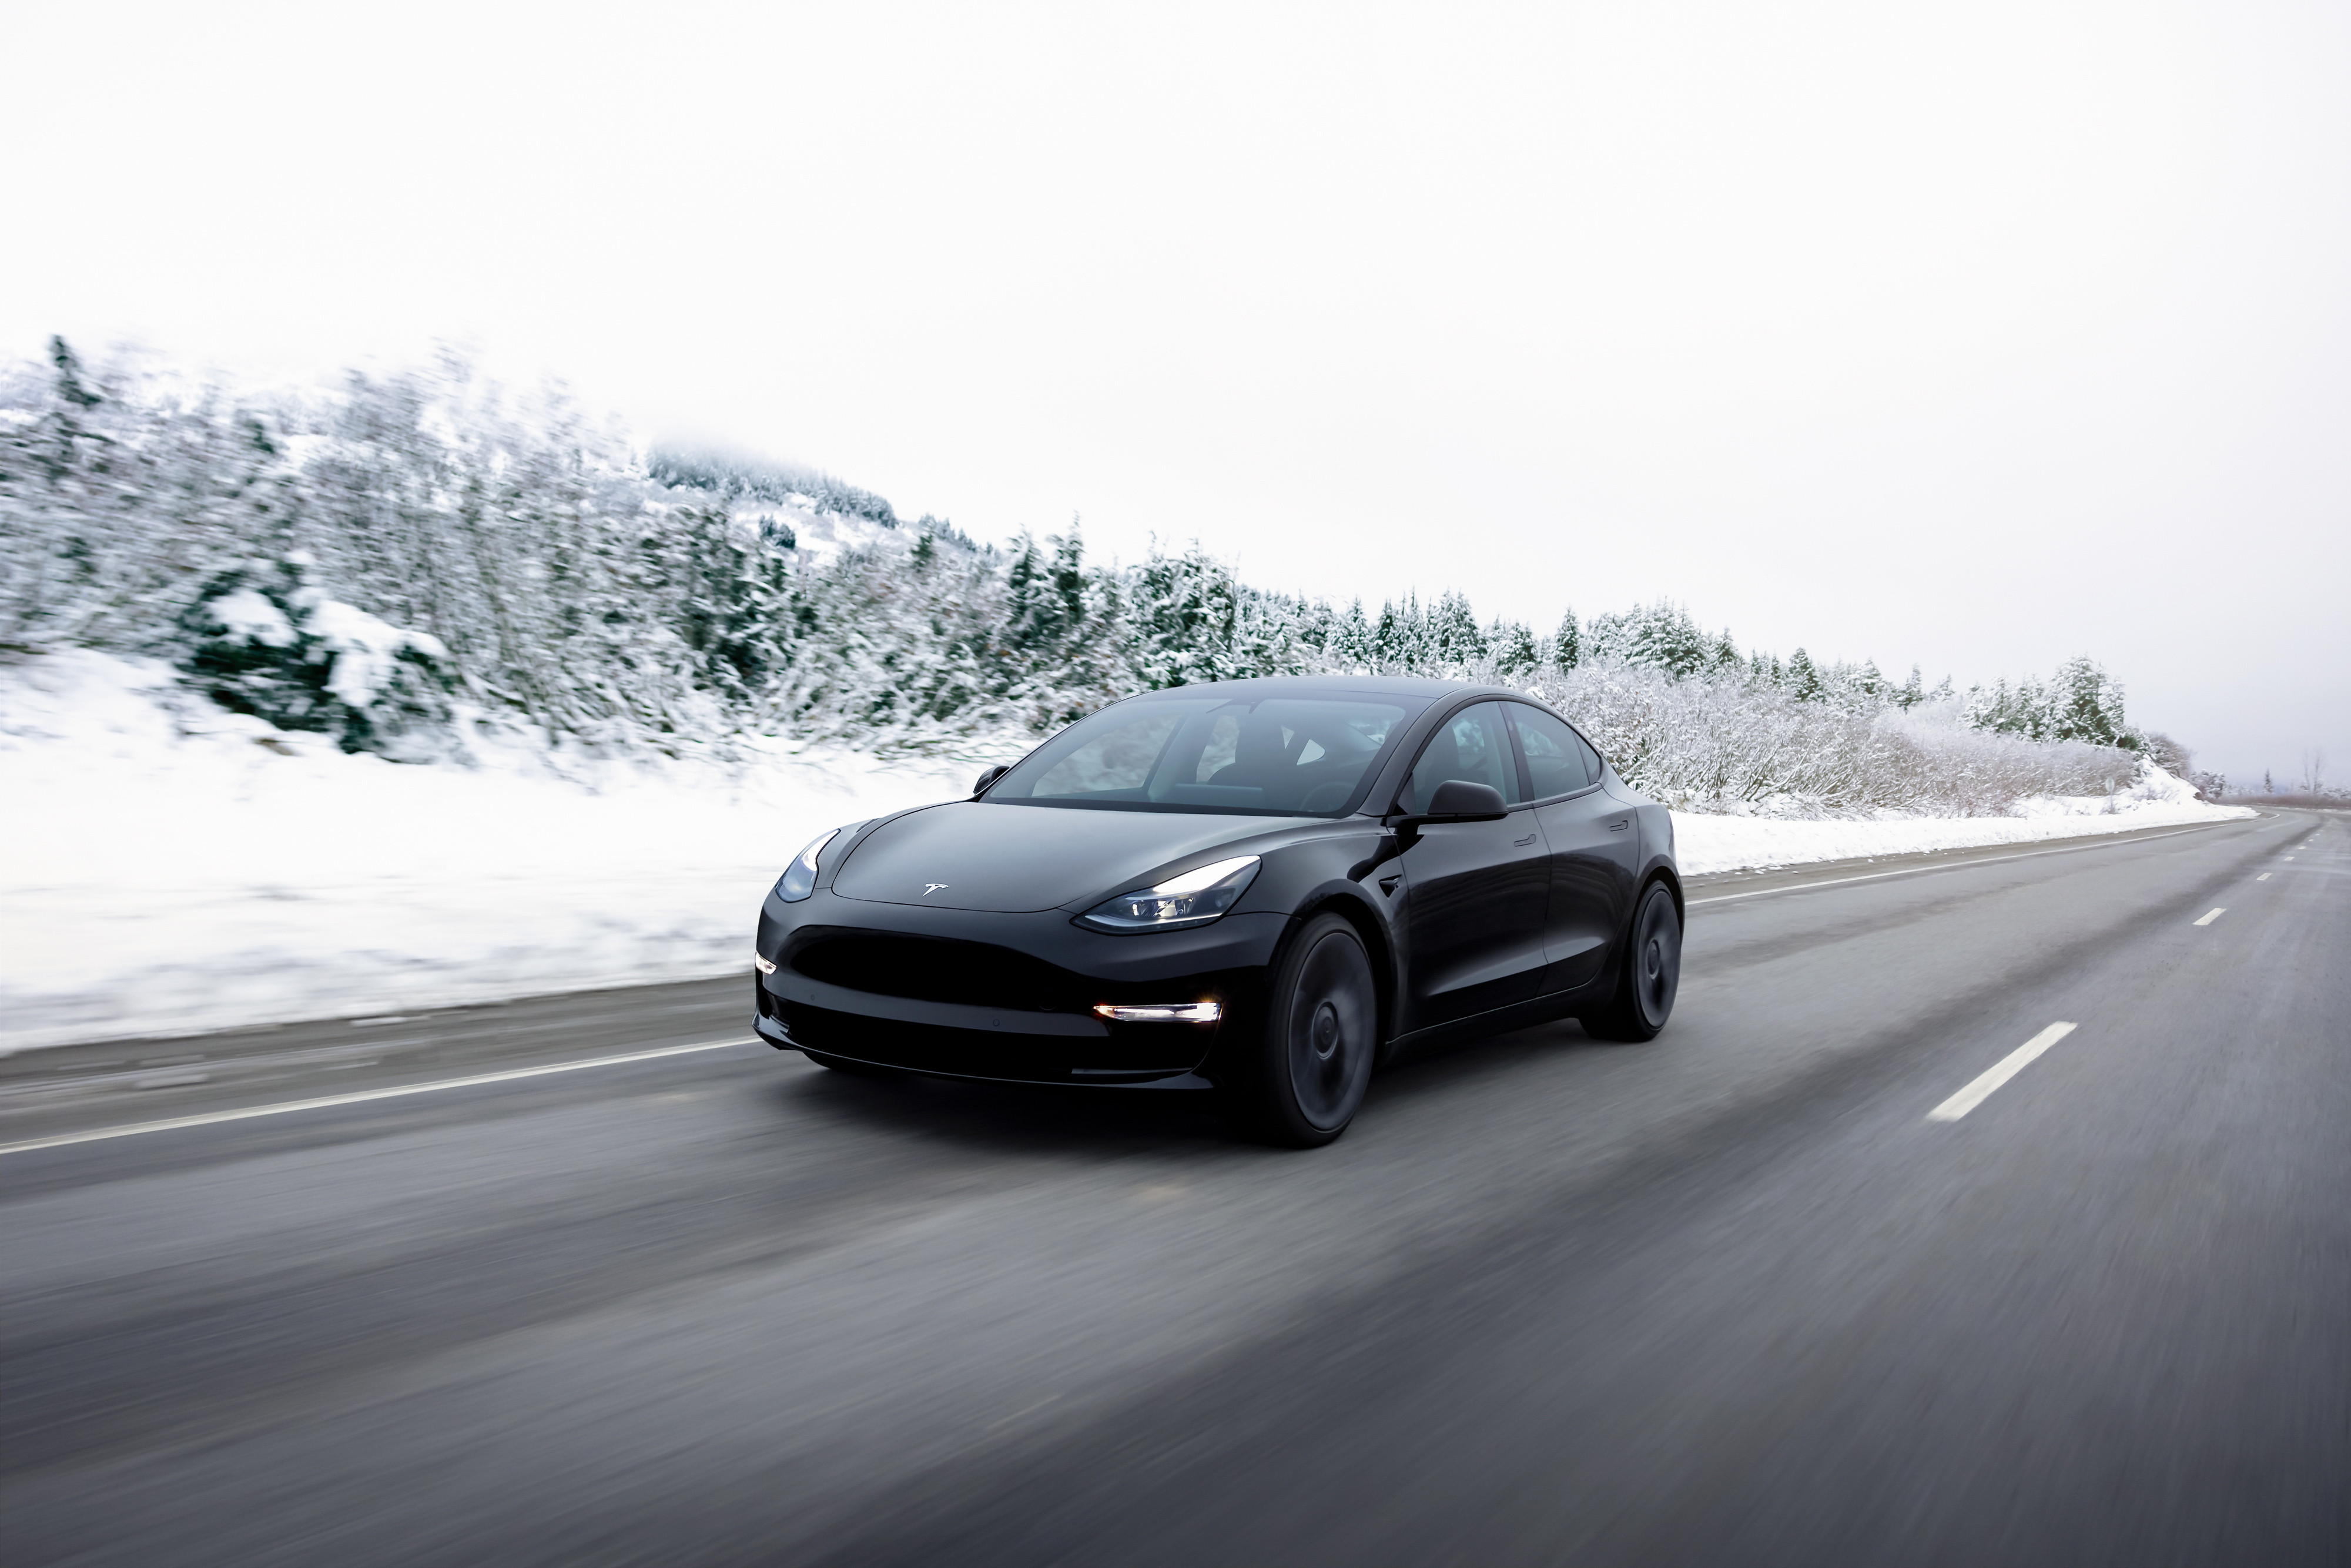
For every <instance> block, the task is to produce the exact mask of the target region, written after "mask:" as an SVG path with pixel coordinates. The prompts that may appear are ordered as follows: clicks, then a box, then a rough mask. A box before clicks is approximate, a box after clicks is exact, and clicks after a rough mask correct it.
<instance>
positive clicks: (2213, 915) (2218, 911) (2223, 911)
mask: <svg viewBox="0 0 2351 1568" xmlns="http://www.w3.org/2000/svg"><path fill="white" fill-rule="evenodd" d="M2228 913H2229V912H2228V911H2227V910H2226V909H2216V910H2214V911H2212V913H2211V914H2210V915H2206V916H2205V917H2204V918H2203V919H2201V920H2199V921H2198V922H2197V923H2196V924H2197V925H2211V924H2212V922H2214V921H2215V920H2218V919H2220V916H2222V915H2226V914H2228Z"/></svg>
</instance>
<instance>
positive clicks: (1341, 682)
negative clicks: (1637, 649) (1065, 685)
mask: <svg viewBox="0 0 2351 1568" xmlns="http://www.w3.org/2000/svg"><path fill="white" fill-rule="evenodd" d="M1468 692H1479V693H1490V694H1492V695H1495V696H1510V697H1519V698H1521V699H1524V700H1527V701H1533V700H1534V699H1532V698H1530V697H1527V695H1526V694H1525V693H1524V692H1515V691H1512V690H1510V688H1509V687H1507V686H1489V685H1480V684H1479V683H1478V682H1476V681H1437V680H1427V679H1424V678H1422V677H1420V676H1417V675H1260V676H1258V677H1256V678H1255V679H1252V680H1246V681H1202V682H1199V683H1197V684H1196V685H1188V686H1163V687H1161V688H1160V689H1159V690H1157V691H1155V692H1142V693H1139V694H1137V695H1134V696H1133V697H1130V698H1128V699H1127V700H1128V701H1129V702H1148V701H1149V700H1151V699H1152V698H1153V697H1173V696H1224V697H1270V696H1301V697H1302V696H1333V697H1335V696H1398V697H1418V698H1420V699H1422V700H1423V701H1431V700H1434V699H1436V698H1438V697H1446V696H1452V695H1458V694H1462V693H1468Z"/></svg>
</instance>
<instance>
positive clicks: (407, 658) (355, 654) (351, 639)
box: [178, 551, 450, 757]
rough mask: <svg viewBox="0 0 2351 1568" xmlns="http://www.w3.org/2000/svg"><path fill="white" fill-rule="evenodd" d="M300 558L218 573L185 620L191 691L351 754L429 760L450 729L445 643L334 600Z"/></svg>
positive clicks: (184, 666)
mask: <svg viewBox="0 0 2351 1568" xmlns="http://www.w3.org/2000/svg"><path fill="white" fill-rule="evenodd" d="M311 565H312V562H311V560H310V558H309V557H308V555H306V554H304V553H303V552H301V551H296V552H295V553H294V555H293V556H292V557H290V558H289V559H286V560H282V561H273V562H256V563H254V564H253V565H250V566H245V567H237V568H234V569H232V570H228V571H225V572H223V573H221V574H220V575H219V576H218V577H215V578H214V579H213V580H212V581H211V582H210V583H208V584H206V585H205V587H204V591H202V592H201V593H200V595H199V596H198V598H197V599H196V601H195V602H194V603H193V604H192V605H190V606H189V607H188V609H187V610H186V611H185V612H183V613H182V615H181V617H180V630H181V633H182V636H183V645H182V651H181V653H180V657H179V660H178V664H179V667H180V668H181V670H182V671H183V672H184V673H185V674H186V675H187V677H188V680H189V684H191V685H193V686H194V687H195V688H196V689H197V690H199V691H201V692H203V693H204V695H206V696H209V697H210V698H212V699H213V700H214V702H216V703H218V704H220V705H221V706H223V707H225V708H228V709H229V710H231V711H232V712H235V713H248V714H252V715H253V716H256V717H257V718H261V719H266V720H267V721H268V722H269V723H270V724H272V725H275V726H276V727H278V728H279V729H290V730H315V731H320V732H323V733H326V734H329V735H332V736H333V737H335V739H336V740H337V742H338V743H339V744H340V746H341V747H342V748H343V749H344V750H345V751H377V752H383V753H385V754H387V755H391V756H393V757H399V756H402V755H407V754H429V753H430V752H431V751H432V750H434V749H435V748H434V746H433V744H432V742H433V737H434V735H435V734H436V733H438V732H439V731H441V730H442V729H443V728H444V727H445V726H446V725H447V724H448V722H449V718H450V706H449V698H448V689H447V683H446V682H445V680H444V678H443V676H442V674H441V670H440V665H441V662H442V661H443V660H444V659H445V658H446V657H447V656H448V651H447V650H446V649H445V648H444V647H443V646H442V645H441V643H440V640H439V639H437V638H435V637H433V636H430V635H428V634H426V633H424V632H409V631H404V630H402V628H400V627H397V626H393V625H392V624H390V623H388V622H384V621H382V620H381V619H380V618H378V617H376V616H373V615H371V614H369V613H368V612H366V611H364V610H360V609H358V608H355V607H354V606H352V605H349V604H344V603H341V602H340V601H336V600H332V599H329V598H328V597H327V596H326V594H325V593H324V592H323V591H320V590H319V588H318V587H317V586H316V585H315V584H313V583H312V582H311V581H310V580H309V570H310V567H311Z"/></svg>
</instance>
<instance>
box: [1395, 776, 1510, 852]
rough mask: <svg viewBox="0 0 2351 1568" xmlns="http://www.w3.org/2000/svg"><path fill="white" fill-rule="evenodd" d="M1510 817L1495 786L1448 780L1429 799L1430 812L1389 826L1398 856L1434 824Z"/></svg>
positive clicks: (1463, 780)
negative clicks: (1394, 836)
mask: <svg viewBox="0 0 2351 1568" xmlns="http://www.w3.org/2000/svg"><path fill="white" fill-rule="evenodd" d="M1509 815H1510V806H1509V804H1508V803H1507V802H1505V801H1504V800H1503V799H1502V792H1501V791H1500V790H1499V789H1495V788H1494V787H1493V786H1492V785H1491V784H1472V783H1471V782H1469V780H1468V779H1447V780H1446V781H1445V782H1444V783H1442V784H1439V785H1438V786H1437V793H1436V794H1434V795H1432V796H1430V797H1429V798H1428V810H1426V811H1422V812H1420V813H1418V814H1417V815H1416V816H1410V817H1390V818H1389V819H1388V821H1387V825H1388V828H1389V829H1390V831H1393V832H1395V835H1396V841H1397V844H1398V846H1399V849H1398V852H1402V851H1403V850H1405V849H1409V848H1411V847H1412V845H1413V843H1414V842H1415V841H1416V840H1418V839H1419V837H1420V830H1421V829H1423V828H1425V827H1426V826H1428V825H1429V824H1430V823H1432V822H1491V821H1498V820H1499V819H1500V818H1503V817H1507V816H1509Z"/></svg>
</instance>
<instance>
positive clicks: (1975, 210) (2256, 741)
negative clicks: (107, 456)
mask: <svg viewBox="0 0 2351 1568" xmlns="http://www.w3.org/2000/svg"><path fill="white" fill-rule="evenodd" d="M8 35H9V47H8V49H7V62H6V64H5V67H0V71H5V80H0V135H5V143H0V144H5V146H6V147H7V148H8V149H9V152H8V163H9V165H10V173H9V176H8V181H7V183H8V186H9V190H8V195H7V199H6V203H5V208H0V211H5V214H6V215H5V225H6V229H5V236H0V350H5V351H6V352H9V353H32V352H36V351H37V350H38V349H39V348H40V346H41V344H42V342H43V340H44V339H45V337H46V335H47V333H49V332H51V331H63V332H65V333H67V334H68V335H69V336H70V337H73V338H75V339H77V340H81V341H82V342H84V343H85V344H87V345H89V346H90V347H93V348H95V347H99V346H102V345H103V344H105V343H107V342H109V341H111V340H123V339H130V340H138V341H141V342H144V343H146V344H148V345H150V346H152V347H154V348H156V349H159V350H163V351H165V352H167V353H169V354H172V355H174V356H177V357H181V358H184V359H189V360H193V361H204V362H209V363H212V364H214V365H217V366H220V367H223V368H225V369H227V370H230V371H236V372H241V373H248V374H264V375H272V376H278V375H286V374H289V373H290V374H296V375H308V374H315V373H320V372H324V371H331V370H332V369H334V368H336V367H338V366H340V365H344V364H349V363H353V362H359V361H371V360H372V361H404V360H413V359H416V358H419V357H422V356H423V354H425V353H426V352H428V351H429V350H430V345H431V344H432V343H433V342H434V340H464V341H469V342H471V343H472V344H474V345H475V347H476V349H477V351H478V352H479V353H480V354H481V356H482V357H483V358H484V359H485V360H486V361H488V362H489V363H490V364H491V365H492V367H493V368H495V369H496V370H497V371H499V372H500V373H502V374H505V375H507V376H510V377H514V378H517V379H529V378H532V377H535V376H536V375H538V374H539V373H541V372H542V371H554V372H558V373H559V374H561V375H562V376H563V377H564V378H565V379H567V380H568V381H569V382H570V383H571V384H572V386H573V387H574V388H575V389H576V390H577V391H578V392H580V395H581V397H582V399H583V401H585V402H588V403H590V405H591V406H595V407H598V408H603V409H612V410H617V411H619V412H620V413H623V414H624V415H626V416H627V417H628V418H629V419H630V420H631V421H632V423H634V424H636V425H637V426H638V427H639V428H640V429H642V430H644V431H647V432H649V433H652V434H684V435H693V436H698V437H703V438H709V439H716V440H719V441H722V442H725V443H726V444H733V445H737V446H742V447H747V448H750V449H755V450H759V451H764V452H768V453H770V454H773V455H779V456H789V457H793V458H797V459H799V460H802V461H806V462H810V463H813V464H816V465H820V466H822V467H825V468H828V469H830V470H831V471H833V472H835V473H837V474H839V475H841V476H843V477H845V478H848V479H851V480H852V481H854V482H856V483H858V484H862V485H864V486H868V487H870V488H872V489H875V490H879V491H881V492H882V493H883V494H884V495H886V496H888V497H890V498H891V499H892V500H893V502H894V503H895V504H896V505H897V507H898V508H899V510H900V511H901V512H902V513H904V514H905V515H908V516H913V515H914V514H917V513H920V512H923V511H932V512H936V513H939V514H941V515H943V516H946V517H952V518H953V519H954V520H955V521H956V523H957V524H958V525H960V526H962V527H964V528H966V529H967V530H968V531H971V532H973V533H976V534H978V535H980V536H982V537H1000V536H1002V535H1005V534H1008V533H1010V532H1012V531H1013V530H1015V529H1017V528H1021V527H1023V526H1029V527H1033V528H1038V529H1040V530H1047V529H1058V528H1061V527H1063V526H1065V525H1066V524H1067V523H1068V521H1069V519H1070V517H1071V516H1072V514H1082V516H1083V517H1084V526H1085V529H1086V534H1087V538H1088V539H1089V541H1090V543H1091V544H1092V547H1093V548H1094V549H1097V550H1098V551H1100V552H1102V553H1110V554H1119V555H1122V556H1125V557H1128V558H1132V557H1133V556H1134V555H1136V554H1138V553H1139V552H1140V551H1141V550H1142V549H1144V548H1145V547H1146V544H1147V541H1148V539H1149V538H1150V537H1151V536H1152V535H1154V534H1156V535H1157V536H1158V537H1159V538H1162V539H1165V540H1176V541H1182V540H1188V539H1190V538H1198V539H1199V540H1200V541H1201V542H1202V543H1204V544H1205V545H1207V547H1208V548H1209V549H1211V550H1213V551H1215V552H1216V553H1217V554H1219V555H1222V556H1225V557H1228V558H1230V559H1237V560H1238V564H1239V565H1240V567H1241V570H1243V572H1244V573H1245V574H1246V575H1247V576H1248V577H1249V578H1250V579H1251V580H1255V581H1258V582H1259V583H1263V584H1265V585H1267V586H1272V587H1282V588H1289V589H1294V590H1302V591H1307V592H1311V593H1314V594H1317V595H1327V596H1331V597H1334V598H1338V599H1342V600H1343V599H1345V598H1347V597H1351V596H1354V595H1362V596H1364V597H1365V598H1366V599H1368V600H1370V601H1373V602H1374V605H1376V602H1377V601H1378V600H1379V599H1381V598H1382V597H1384V596H1387V595H1391V594H1400V593H1401V592H1402V591H1405V589H1411V588H1416V589H1417V590H1418V591H1421V592H1422V593H1423V594H1427V593H1431V592H1434V591H1438V590H1441V589H1445V588H1448V587H1449V588H1458V589H1460V590H1463V591H1466V592H1468V594H1469V595H1470V597H1471V599H1472V600H1473V601H1474V602H1475V604H1476V605H1477V607H1478V609H1479V612H1481V613H1484V614H1489V615H1490V614H1493V613H1497V612H1500V613H1507V614H1510V615H1515V616H1520V617H1524V618H1527V619H1530V620H1533V621H1535V622H1539V623H1543V624H1548V623H1549V622H1552V621H1553V620H1554V618H1555V617H1556V615H1557V613H1558V612H1559V609H1560V608H1561V606H1562V605H1564V604H1573V606H1574V607H1575V608H1576V609H1577V610H1578V611H1579V612H1584V613H1587V614H1588V613H1589V612H1593V611H1598V610H1611V609H1621V608H1623V607H1625V605H1627V604H1630V603H1632V602H1634V601H1636V600H1648V599H1654V598H1657V597H1660V596H1665V597H1671V598H1674V599H1677V600H1679V601H1683V602H1685V603H1687V605H1688V606H1689V608H1690V609H1691V611H1692V612H1694V613H1695V614H1696V615H1697V616H1698V618H1699V620H1700V621H1702V622H1706V623H1708V624H1709V625H1725V624H1727V625H1728V626H1729V627H1730V628H1731V630H1732V631H1733V632H1734V633H1735V634H1736V635H1737V637H1738V638H1739V639H1740V643H1742V644H1743V645H1756V644H1760V645H1762V646H1765V647H1769V648H1775V649H1777V650H1779V651H1781V652H1782V653H1785V652H1787V651H1788V650H1790V649H1792V648H1793V647H1794V646H1796V645H1797V644H1799V643H1802V644H1804V645H1805V646H1807V647H1808V648H1809V649H1810V651H1811V652H1812V653H1813V654H1814V655H1816V656H1823V657H1829V658H1854V659H1858V658H1862V657H1872V658H1875V659H1876V660H1877V662H1878V663H1879V664H1881V665H1884V666H1886V667H1887V668H1888V669H1889V670H1893V671H1896V672H1897V673H1898V672H1900V671H1906V670H1907V668H1908V666H1909V665H1910V664H1912V663H1913V662H1914V661H1915V662H1917V663H1919V664H1923V665H1924V666H1925V668H1926V671H1927V674H1928V679H1929V680H1932V679H1934V678H1936V677H1937V676H1938V675H1940V674H1944V673H1946V672H1949V673H1951V674H1956V675H1957V676H1958V677H1959V681H1960V683H1961V684H1962V685H1965V684H1967V683H1969V682H1970V681H1974V680H1983V679H1989V678H1991V676H1994V675H1997V674H2011V675H2012V674H2020V673H2027V672H2031V673H2043V674H2045V673H2046V672H2047V671H2048V670H2049V669H2050V668H2052V667H2053V665H2055V664H2057V662H2058V661H2060V660H2061V659H2064V658H2065V657H2066V656H2068V655H2070V654H2072V653H2077V652H2083V653H2093V654H2095V655H2096V656H2097V657H2099V658H2100V659H2102V660H2103V661H2104V662H2105V664H2106V665H2107V667H2108V668H2109V669H2110V670H2111V671H2113V672H2114V673H2115V674H2117V675H2119V676H2120V677H2122V678H2123V679H2124V680H2125V681H2126V683H2127V685H2128V686H2129V690H2130V704H2131V709H2132V712H2133V715H2134V716H2135V717H2137V719H2139V720H2140V721H2141V722H2143V723H2147V724H2150V725H2153V726H2155V727H2159V728H2163V729H2167V730H2169V731H2171V732H2173V733H2174V734H2176V735H2177V736H2178V737H2179V738H2181V739H2182V740H2185V741H2187V742H2188V743H2189V744H2190V745H2193V746H2195V747H2197V748H2198V750H2199V760H2200V761H2202V762H2203V763H2204V764H2206V765H2208V766H2216V767H2220V768H2224V769H2226V770H2228V771H2229V772H2231V774H2232V775H2235V776H2237V777H2238V778H2240V779H2242V778H2244V777H2247V776H2249V775H2250V776H2252V777H2253V778H2255V779H2258V776H2259V774H2260V772H2261V770H2262V768H2264V767H2268V768H2274V769H2275V770H2276V771H2277V772H2278V774H2279V776H2280V778H2281V780H2283V778H2284V777H2285V776H2286V775H2287V774H2289V773H2291V772H2294V770H2295V769H2296V768H2297V767H2298V766H2299V755H2300V752H2301V751H2302V749H2303V748H2304V747H2325V748H2326V749H2327V751H2328V752H2329V754H2330V755H2331V757H2332V758H2333V760H2334V764H2335V766H2334V768H2333V769H2332V771H2333V773H2334V774H2335V776H2336V777H2338V778H2351V614H2346V608H2345V603H2344V600H2345V589H2346V582H2351V88H2346V84H2351V7H2346V6H2345V5H2340V4H2328V5H2259V4H2250V3H2246V0H2234V3H2230V4H2222V5H2207V6H2168V5H2150V4H2143V3H2142V4H2126V5H2062V4H2049V3H2046V0H2043V3H2038V4H2032V5H2017V6H2006V5H1991V4H1985V3H1982V0H1967V3H1965V4H1952V5H1942V6H1912V5H1885V4H1869V5H1851V6H1801V5H1768V6H1758V5H1719V6H1706V5H1656V4H1637V5H1635V4H1626V5H1611V6H1573V5H1550V6H1542V7H1532V6H1530V7H1526V8H1522V9H1519V8H1481V7H1468V6H1459V5H1455V6H1442V7H1439V6H1424V7H1416V8H1412V9H1380V8H1374V7H1370V6H1366V5H1334V6H1327V7H1305V6H1277V5H1262V4H1259V5H1244V6H1238V7H1233V8H1229V9H1225V8H1217V7H1212V6H1209V5H1201V4H1196V3H1188V4H1185V5H1166V6H1162V7H1159V8H1157V9H1156V10H1146V9H1144V8H1140V7H1131V6H1129V7H1112V6H1105V5H1083V6H1075V5H1073V6H1068V7H1017V6H1011V5H985V6H972V5H964V6H940V7H927V6H890V5H876V4H870V3H859V4H853V5H852V4H842V5H835V6H831V7H825V8H815V9H800V8H794V7H788V6H781V5H745V6H714V5H681V4H674V3H673V4H664V5H634V6H611V5H592V4H573V5H546V6H537V7H527V6H500V5H486V4H479V3H475V4H468V5H448V6H444V5H417V4H408V5H397V6H393V5H340V6H322V5H315V4H306V5H286V6H259V5H234V4H230V5H203V6H191V5H170V6H152V7H151V6H140V5H48V6H39V7H36V6H33V5H20V6H17V7H16V8H14V10H13V12H12V14H11V16H10V20H9V24H8Z"/></svg>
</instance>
